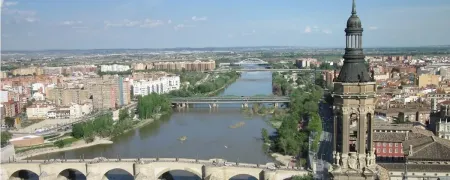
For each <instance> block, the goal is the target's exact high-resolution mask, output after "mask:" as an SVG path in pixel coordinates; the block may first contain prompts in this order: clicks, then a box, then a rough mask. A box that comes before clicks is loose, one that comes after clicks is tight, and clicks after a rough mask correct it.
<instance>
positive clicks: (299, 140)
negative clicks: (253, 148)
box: [272, 73, 323, 157]
mask: <svg viewBox="0 0 450 180" xmlns="http://www.w3.org/2000/svg"><path fill="white" fill-rule="evenodd" d="M274 76H275V78H274V80H275V81H274V82H273V83H274V86H280V87H284V88H282V89H286V90H288V91H287V92H282V93H283V95H289V96H290V99H291V102H290V105H289V113H287V114H283V115H274V116H273V117H272V118H273V119H272V120H274V121H281V122H282V124H281V126H280V127H279V128H277V136H276V137H275V138H273V139H274V145H273V146H272V150H273V151H276V152H280V153H283V154H287V155H294V156H295V155H299V154H300V156H301V157H306V156H307V154H308V149H309V136H310V134H311V133H313V132H314V134H315V135H316V136H315V137H314V143H312V147H311V148H312V149H313V150H318V145H319V140H320V139H319V138H320V134H321V133H322V120H321V118H320V116H319V102H320V100H321V98H322V97H323V89H322V88H321V87H320V86H317V85H315V84H313V83H312V82H311V81H306V80H304V79H301V78H307V77H304V76H300V77H298V79H297V81H299V80H300V81H302V82H305V83H307V84H303V85H304V86H303V88H293V87H292V85H291V83H289V82H288V80H286V79H285V78H280V76H281V75H280V74H276V73H274ZM277 76H278V77H277ZM286 86H287V87H286Z"/></svg>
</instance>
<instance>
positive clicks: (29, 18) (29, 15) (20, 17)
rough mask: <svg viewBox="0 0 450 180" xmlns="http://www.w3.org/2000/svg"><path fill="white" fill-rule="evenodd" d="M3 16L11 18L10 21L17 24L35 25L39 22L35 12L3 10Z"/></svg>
mask: <svg viewBox="0 0 450 180" xmlns="http://www.w3.org/2000/svg"><path fill="white" fill-rule="evenodd" d="M2 15H4V17H9V18H10V20H13V21H15V22H16V23H21V22H28V23H33V22H37V21H39V19H38V18H37V17H36V12H35V11H26V10H18V9H9V8H3V10H2ZM2 18H3V17H2Z"/></svg>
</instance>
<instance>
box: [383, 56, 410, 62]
mask: <svg viewBox="0 0 450 180" xmlns="http://www.w3.org/2000/svg"><path fill="white" fill-rule="evenodd" d="M381 59H382V60H383V61H405V60H412V56H383V57H381Z"/></svg>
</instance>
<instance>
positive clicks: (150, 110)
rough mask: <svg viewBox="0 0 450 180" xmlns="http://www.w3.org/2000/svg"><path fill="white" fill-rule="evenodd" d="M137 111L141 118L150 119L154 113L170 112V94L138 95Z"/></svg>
mask: <svg viewBox="0 0 450 180" xmlns="http://www.w3.org/2000/svg"><path fill="white" fill-rule="evenodd" d="M137 111H138V115H139V118H140V119H148V118H151V117H152V115H154V114H158V113H161V112H170V111H172V107H171V104H170V99H169V97H168V96H166V95H160V94H156V93H152V94H149V95H146V96H139V97H138V104H137Z"/></svg>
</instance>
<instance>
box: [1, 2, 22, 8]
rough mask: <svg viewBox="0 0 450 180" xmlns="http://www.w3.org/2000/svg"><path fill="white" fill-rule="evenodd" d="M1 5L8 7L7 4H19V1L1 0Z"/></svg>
mask: <svg viewBox="0 0 450 180" xmlns="http://www.w3.org/2000/svg"><path fill="white" fill-rule="evenodd" d="M2 4H3V6H5V7H8V6H15V5H17V4H19V2H17V1H6V2H5V1H3V3H2Z"/></svg>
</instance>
